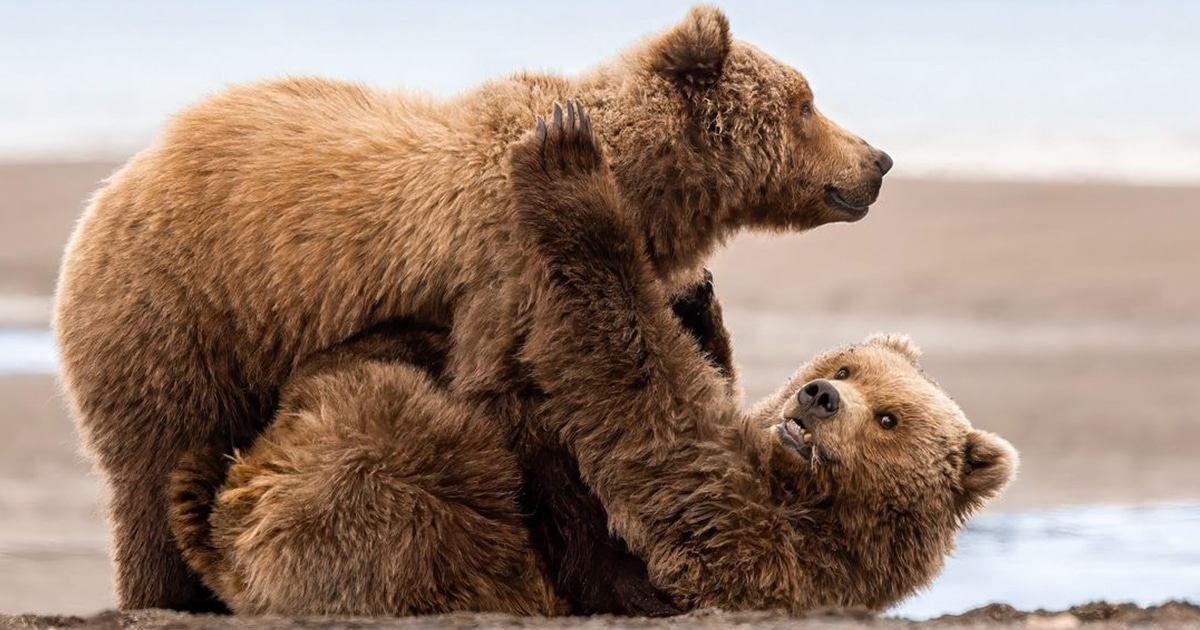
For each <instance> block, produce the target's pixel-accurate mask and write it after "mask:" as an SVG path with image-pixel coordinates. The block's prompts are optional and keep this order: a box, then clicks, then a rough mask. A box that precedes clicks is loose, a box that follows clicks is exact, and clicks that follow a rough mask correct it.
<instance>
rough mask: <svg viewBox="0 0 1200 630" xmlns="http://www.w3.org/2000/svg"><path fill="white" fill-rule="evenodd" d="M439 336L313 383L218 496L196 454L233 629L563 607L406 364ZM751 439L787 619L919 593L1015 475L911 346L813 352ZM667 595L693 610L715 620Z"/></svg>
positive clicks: (508, 476)
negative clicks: (291, 621) (795, 587)
mask: <svg viewBox="0 0 1200 630" xmlns="http://www.w3.org/2000/svg"><path fill="white" fill-rule="evenodd" d="M427 334H428V333H423V332H421V331H417V330H414V331H409V332H408V333H406V334H405V335H399V336H396V335H395V334H394V333H392V335H393V336H390V337H384V338H383V341H381V340H380V339H378V338H376V339H372V338H367V339H366V340H364V341H360V342H359V345H357V346H351V347H348V348H347V349H345V350H342V351H340V352H338V353H337V354H336V355H333V356H331V357H329V358H325V359H322V360H321V361H320V362H319V364H318V365H315V366H312V367H309V368H305V369H304V370H303V372H302V373H301V375H300V376H298V377H297V378H296V379H295V380H294V381H293V382H291V383H289V385H288V386H287V387H286V388H285V390H284V396H283V404H282V406H281V409H280V413H279V417H278V419H277V420H276V422H275V424H273V425H272V426H271V427H270V428H268V429H267V430H266V432H264V433H263V435H262V436H260V437H259V438H258V440H257V441H256V442H255V443H254V445H253V446H251V448H250V449H249V450H248V451H247V452H245V453H243V454H240V455H239V456H238V457H237V458H236V460H235V462H234V464H233V465H232V466H231V467H230V469H229V474H228V478H224V477H223V467H220V466H217V467H214V466H212V461H213V460H212V456H211V455H210V454H201V453H197V456H196V457H195V458H193V459H192V460H190V462H189V463H188V465H185V466H184V467H182V468H180V470H179V471H177V472H176V473H175V475H174V479H173V483H172V485H171V496H172V501H173V504H172V507H171V510H172V526H173V528H174V530H175V534H176V537H177V539H178V540H179V542H180V545H181V548H182V550H183V552H184V555H185V557H186V558H187V559H188V562H189V564H190V565H191V567H192V568H193V569H194V570H195V571H196V572H197V574H198V575H200V576H201V578H202V579H203V580H204V581H205V584H207V585H208V586H209V588H211V589H213V591H214V592H216V593H217V595H218V596H219V597H221V599H222V600H224V601H225V602H226V603H227V604H228V605H229V606H230V607H231V608H232V609H233V610H234V611H235V612H238V613H249V614H268V613H274V614H281V615H329V614H340V615H413V614H430V613H440V612H451V611H485V612H502V613H510V614H517V615H554V614H562V613H564V612H566V611H567V610H568V604H567V602H565V601H561V600H560V598H559V597H558V596H557V594H556V593H555V590H554V588H553V579H552V577H551V576H547V575H546V574H545V573H544V569H543V567H542V565H541V564H540V562H539V560H538V554H537V552H536V550H535V548H534V544H533V543H534V541H533V540H532V538H531V536H532V534H531V532H530V531H529V530H528V528H527V527H526V526H525V522H524V517H523V514H522V512H521V510H520V506H519V504H518V494H519V490H520V483H521V481H520V471H519V470H518V467H517V463H516V459H515V456H514V454H513V453H512V452H511V451H509V450H508V449H507V448H506V446H505V444H504V440H503V439H502V436H501V435H499V434H498V433H497V432H496V431H495V429H494V427H492V426H490V425H489V422H488V420H487V418H485V417H482V416H480V415H479V414H478V413H475V412H474V410H472V409H471V408H469V407H467V406H464V405H462V404H460V403H457V402H456V401H454V400H453V399H452V398H450V397H448V396H446V395H445V393H444V391H443V390H441V389H439V387H440V386H439V385H438V383H437V371H436V367H433V368H432V370H433V371H430V367H429V366H417V365H412V364H409V363H407V362H406V359H410V358H423V359H424V360H428V359H430V358H432V357H435V356H436V352H431V351H430V350H427V349H422V348H427V347H428V346H429V342H428V341H427V340H426V339H424V338H423V336H424V335H427ZM362 344H368V345H366V346H364V345H362ZM381 345H382V346H385V348H386V350H387V351H386V352H382V353H381V352H378V349H379V347H380V346H381ZM414 350H415V351H414ZM740 422H741V423H744V424H742V425H741V426H731V427H726V429H728V430H733V431H736V432H740V433H742V434H744V439H745V444H744V446H743V448H744V449H746V451H747V452H749V453H751V454H752V455H753V460H754V462H755V464H754V465H753V467H751V468H750V469H749V470H750V471H752V472H753V474H754V475H756V476H758V477H760V479H759V481H761V482H763V483H764V486H765V487H767V488H769V492H770V495H769V496H770V498H769V499H768V500H767V501H768V504H769V505H770V506H772V509H774V510H777V511H778V515H779V516H780V518H781V519H783V521H782V522H778V521H777V522H775V523H773V524H775V525H776V526H780V527H786V528H787V529H788V530H789V531H793V532H795V533H794V536H795V537H796V538H795V540H794V541H792V542H793V543H794V544H795V548H794V549H792V550H781V549H775V550H769V549H765V550H763V551H764V553H772V552H773V553H776V554H779V555H781V556H784V557H787V556H789V555H791V554H795V556H796V558H798V559H799V560H801V561H802V562H801V563H799V564H796V565H793V566H791V567H790V568H789V570H791V571H795V572H796V573H797V575H795V576H790V579H793V580H796V579H802V580H803V581H804V582H805V583H806V584H807V585H808V586H807V587H806V591H805V593H804V597H803V599H802V600H800V601H797V602H793V605H792V606H791V609H792V610H793V611H794V612H802V611H804V610H807V609H810V608H813V607H832V606H855V607H866V608H870V609H873V610H880V609H883V608H886V607H887V606H889V605H891V604H893V603H895V602H897V601H899V600H900V599H901V598H903V597H905V596H908V595H910V594H912V593H913V592H915V591H916V590H917V589H919V588H921V587H922V586H925V585H926V584H928V583H929V581H930V580H931V579H932V578H933V577H934V576H935V575H936V574H937V572H938V571H939V569H940V567H941V565H942V561H943V558H944V557H945V556H946V555H947V554H948V553H950V551H951V550H952V549H953V546H954V541H953V538H954V534H955V532H956V531H957V529H958V527H959V526H960V525H961V524H962V523H963V522H964V521H965V519H966V517H967V516H968V515H969V514H970V513H971V512H972V511H974V510H975V509H977V508H978V507H979V506H981V505H982V504H983V503H984V502H985V501H986V500H987V499H989V498H991V497H993V496H994V495H995V494H996V493H998V492H999V491H1000V489H1001V488H1002V487H1003V486H1004V485H1005V484H1006V483H1007V481H1008V480H1009V479H1010V478H1011V476H1012V473H1013V470H1014V468H1015V466H1016V456H1015V454H1014V453H1013V451H1012V449H1011V447H1009V446H1008V444H1007V443H1005V442H1004V441H1003V440H1001V439H999V438H997V437H995V436H992V435H990V434H987V433H984V432H981V431H975V430H972V429H971V428H970V425H968V424H967V423H966V421H965V420H964V419H963V417H962V413H961V412H960V411H959V409H958V407H957V406H955V405H954V403H953V402H952V401H951V400H950V399H949V398H948V397H947V396H946V395H945V394H944V393H942V392H941V390H939V389H938V388H937V386H936V385H934V384H933V383H932V381H930V380H929V379H928V378H927V377H926V376H925V374H924V373H923V372H922V371H921V369H920V367H919V366H918V364H917V350H916V347H915V346H914V345H912V343H911V342H909V341H908V340H907V339H905V338H903V337H899V336H877V337H872V338H870V339H868V340H867V341H865V342H864V343H862V344H859V345H857V346H850V347H846V348H839V349H836V350H833V351H830V352H827V353H825V354H823V355H822V356H820V357H818V358H816V359H814V360H813V361H812V362H811V363H809V364H808V365H806V366H804V367H803V368H801V369H800V370H799V371H797V372H796V374H795V376H794V377H793V378H792V379H791V380H790V381H789V382H788V383H787V384H786V385H785V386H784V387H783V388H782V389H781V390H780V393H779V394H778V395H775V396H772V397H771V398H769V399H768V400H766V401H764V402H763V403H761V404H760V405H758V407H756V409H755V410H754V411H753V412H752V413H750V414H748V415H747V416H746V417H745V418H744V419H743V420H741V421H740ZM900 423H903V425H904V426H903V427H901V426H899V425H900ZM717 447H718V445H710V444H692V445H688V448H694V449H697V450H700V451H704V450H706V449H707V450H711V449H712V448H717ZM646 483H647V484H648V485H653V484H655V483H662V481H659V480H648V481H647V482H646ZM947 499H948V501H947ZM737 507H738V506H737V505H728V506H722V505H711V506H710V507H709V509H711V510H727V511H732V510H734V509H736V508H737ZM731 535H753V534H749V533H745V534H739V533H737V532H732V533H731ZM685 551H686V550H681V552H685ZM693 559H694V561H696V562H701V563H702V562H705V560H706V559H705V558H704V557H703V556H695V557H694V558H693ZM673 594H674V595H675V596H676V597H677V598H678V599H679V600H680V601H681V602H688V604H685V609H687V608H690V607H692V606H696V605H700V604H701V603H702V602H705V599H704V598H702V597H701V596H702V595H704V594H702V593H680V592H678V591H676V592H674V593H673Z"/></svg>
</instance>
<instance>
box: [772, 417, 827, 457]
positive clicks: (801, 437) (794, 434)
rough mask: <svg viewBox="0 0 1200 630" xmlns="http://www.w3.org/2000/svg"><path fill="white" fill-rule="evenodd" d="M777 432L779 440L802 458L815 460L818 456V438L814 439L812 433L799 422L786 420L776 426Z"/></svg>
mask: <svg viewBox="0 0 1200 630" xmlns="http://www.w3.org/2000/svg"><path fill="white" fill-rule="evenodd" d="M775 431H776V432H777V433H778V434H779V439H780V440H781V441H782V442H783V443H784V444H786V445H787V446H790V447H792V448H794V449H796V453H797V454H799V455H800V457H802V458H804V459H813V456H814V455H815V454H816V444H817V441H816V438H815V437H813V433H812V431H809V430H808V429H806V428H804V427H803V426H802V425H801V424H800V423H799V422H796V421H794V420H784V421H783V422H780V423H779V424H777V425H775Z"/></svg>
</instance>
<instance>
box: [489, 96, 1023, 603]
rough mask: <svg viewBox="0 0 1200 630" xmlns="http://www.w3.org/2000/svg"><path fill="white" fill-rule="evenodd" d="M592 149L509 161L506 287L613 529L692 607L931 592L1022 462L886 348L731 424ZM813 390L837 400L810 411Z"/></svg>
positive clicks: (855, 352)
mask: <svg viewBox="0 0 1200 630" xmlns="http://www.w3.org/2000/svg"><path fill="white" fill-rule="evenodd" d="M585 120H586V118H585ZM589 136H590V129H589V126H588V125H587V124H582V125H581V124H575V125H571V124H567V125H565V126H560V125H554V126H553V128H552V130H551V133H550V134H549V137H548V138H547V139H539V138H537V137H535V138H531V139H529V140H527V141H526V142H525V143H524V144H523V145H521V146H519V147H518V148H517V149H515V150H514V152H513V166H512V169H513V173H514V176H513V185H514V188H515V189H516V191H517V197H518V199H519V201H520V207H521V209H522V211H521V213H520V215H519V224H518V225H519V229H518V232H517V234H518V238H521V239H523V242H525V243H526V244H527V247H528V248H529V249H530V251H532V252H533V253H534V254H535V255H536V256H537V257H538V258H539V259H540V260H542V261H543V262H544V266H542V267H540V268H538V269H536V271H535V272H533V273H532V274H531V276H530V277H529V278H528V281H527V283H526V284H524V285H522V286H521V287H520V288H519V289H517V292H518V293H519V294H520V295H521V297H520V298H519V299H518V301H519V302H521V303H522V304H525V305H527V308H528V309H529V315H528V320H527V324H528V330H529V331H530V332H529V334H528V337H527V338H526V343H525V344H524V346H523V348H522V353H521V358H522V361H523V365H525V366H526V367H527V368H528V369H529V370H531V373H532V376H533V380H534V382H535V383H536V384H537V386H538V387H540V388H541V389H542V390H543V391H544V392H545V395H546V398H545V399H544V400H543V402H542V403H541V404H540V405H539V408H538V410H537V414H538V417H539V421H540V423H541V424H542V425H543V426H546V427H549V428H551V430H557V431H559V432H560V434H561V435H562V439H563V441H564V442H565V443H566V444H569V445H571V446H572V448H573V449H574V450H573V452H574V453H575V455H576V457H577V459H578V463H579V467H580V471H581V476H582V478H583V479H584V481H585V482H586V483H588V485H589V486H590V487H592V488H593V489H594V491H595V492H596V493H597V494H598V495H599V496H600V499H601V501H602V502H603V504H604V506H605V508H606V509H607V510H608V516H609V522H610V524H611V526H612V528H613V530H614V531H616V532H617V533H619V534H620V535H621V536H622V537H623V538H624V539H625V540H626V542H627V543H628V544H629V546H630V548H631V549H632V550H633V551H634V552H635V553H637V554H638V555H639V556H640V557H642V558H643V559H644V560H645V561H646V562H647V565H648V568H649V572H650V576H651V580H652V581H653V582H654V583H655V585H656V586H658V587H660V588H663V589H664V590H665V591H666V592H667V593H668V594H669V595H671V596H672V597H673V599H674V600H675V601H676V602H677V603H679V604H680V605H681V606H683V607H684V608H699V607H710V606H715V607H720V608H725V609H763V608H786V609H789V610H792V611H795V612H802V611H805V610H809V609H812V608H813V607H817V606H837V607H865V608H869V609H873V610H878V609H882V608H884V607H886V606H888V605H890V604H892V603H895V602H896V601H898V600H899V599H900V598H902V597H904V596H906V595H908V594H911V593H912V592H914V591H915V590H916V589H918V588H920V587H922V586H924V585H926V584H928V582H929V581H930V580H931V579H932V578H933V577H934V575H936V574H937V572H938V571H939V569H940V568H941V565H942V562H943V559H944V558H945V556H946V554H948V553H949V552H950V551H951V550H952V549H953V545H954V536H955V534H956V532H957V531H958V529H959V528H960V527H961V526H962V524H963V522H964V520H965V519H966V518H967V516H969V515H970V514H971V513H972V512H974V511H975V510H977V509H978V508H979V507H981V506H982V505H983V503H985V502H986V501H987V500H988V499H990V498H992V497H993V496H995V495H996V494H997V493H998V492H999V491H1000V490H1001V489H1002V488H1003V487H1004V486H1005V485H1006V484H1007V483H1008V481H1009V480H1010V479H1011V478H1012V476H1013V474H1014V472H1015V469H1016V466H1017V455H1016V452H1015V451H1014V450H1013V449H1012V447H1011V446H1010V445H1009V444H1008V443H1007V442H1005V441H1004V440H1002V439H1000V438H998V437H996V436H994V435H992V434H990V433H987V432H984V431H980V430H976V429H973V428H972V427H971V425H970V424H969V423H968V422H967V420H966V418H965V417H964V416H963V414H962V412H961V410H960V409H959V408H958V406H957V405H955V404H954V402H953V401H952V400H951V399H950V398H949V397H948V396H947V395H946V394H945V393H944V392H943V391H942V390H941V389H940V388H939V387H938V386H937V385H936V384H935V383H934V382H933V381H931V380H930V379H929V378H928V377H926V375H925V374H924V372H923V371H922V370H921V368H920V367H919V365H918V358H919V356H920V353H919V351H918V350H917V349H916V347H915V345H913V344H912V343H911V341H909V340H907V339H906V338H903V337H901V336H896V335H890V336H879V337H873V338H871V339H868V340H867V341H865V342H864V343H862V344H860V345H858V346H852V347H848V348H843V349H839V350H835V351H832V352H830V353H828V354H825V355H822V356H821V357H818V358H817V359H815V360H814V361H812V362H811V363H810V364H808V365H806V366H805V367H803V368H801V369H800V370H799V371H798V372H797V373H796V375H795V377H794V378H793V379H792V381H791V382H789V383H788V385H786V386H785V387H784V388H782V389H781V390H780V392H779V394H777V395H776V396H774V397H772V398H771V399H768V400H767V401H764V402H763V403H762V404H760V405H759V406H758V407H757V408H756V409H755V410H754V411H753V412H751V413H748V414H747V413H743V412H742V411H741V410H740V409H739V406H738V405H737V404H736V401H735V400H734V399H733V398H731V397H730V396H729V394H728V392H727V390H726V387H725V386H724V383H723V381H722V379H721V377H720V374H719V371H718V370H716V369H715V368H714V367H713V366H712V365H711V364H710V363H709V362H707V361H705V360H703V357H702V356H700V355H699V354H698V353H696V352H695V351H694V350H691V351H689V350H690V346H691V344H692V343H693V342H692V341H691V340H690V339H689V338H688V336H687V334H686V333H685V332H683V331H682V330H681V329H680V327H679V326H678V325H677V324H676V323H675V321H674V318H672V317H671V314H670V313H669V312H667V311H666V309H663V308H662V307H661V304H662V302H663V299H664V298H663V296H662V295H661V286H660V285H659V283H656V282H655V281H654V272H653V265H652V264H651V261H650V260H648V259H647V257H646V254H645V249H644V248H642V247H639V246H638V244H637V239H638V232H637V230H636V228H635V226H634V225H632V224H631V223H630V222H628V221H627V220H624V217H625V216H626V215H624V214H623V213H620V212H611V211H606V210H605V208H606V207H607V206H608V205H610V204H617V203H621V201H620V196H619V194H618V193H617V190H618V189H617V186H616V184H615V182H614V181H613V180H612V176H611V174H610V173H609V172H608V171H607V169H606V168H605V166H604V151H603V149H602V147H600V146H598V145H595V146H589V143H588V138H589ZM810 388H817V389H814V390H813V391H818V390H819V388H826V389H825V390H823V391H831V390H836V392H837V393H839V394H840V401H841V402H840V406H837V407H836V408H834V410H833V412H832V415H828V414H826V416H819V415H818V411H817V410H816V408H815V407H812V406H811V403H809V404H802V399H800V398H799V394H798V392H805V391H809V390H810ZM897 419H898V422H897V423H896V424H894V426H893V425H891V422H892V421H893V420H897ZM805 432H806V433H808V436H807V437H805V438H804V439H803V441H802V440H801V439H799V436H800V434H801V433H805ZM810 441H811V442H810Z"/></svg>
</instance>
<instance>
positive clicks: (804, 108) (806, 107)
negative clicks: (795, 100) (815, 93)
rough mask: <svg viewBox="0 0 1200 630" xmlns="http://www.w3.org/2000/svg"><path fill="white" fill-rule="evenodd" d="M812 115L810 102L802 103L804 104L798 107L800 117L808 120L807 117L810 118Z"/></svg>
mask: <svg viewBox="0 0 1200 630" xmlns="http://www.w3.org/2000/svg"><path fill="white" fill-rule="evenodd" d="M812 114H813V107H812V101H804V103H802V104H801V105H800V115H801V116H804V117H805V118H808V117H810V116H812Z"/></svg>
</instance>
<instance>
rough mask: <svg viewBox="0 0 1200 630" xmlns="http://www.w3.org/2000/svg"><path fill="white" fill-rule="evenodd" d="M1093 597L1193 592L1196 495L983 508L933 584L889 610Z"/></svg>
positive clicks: (1192, 596)
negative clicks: (1136, 503) (1166, 501)
mask: <svg viewBox="0 0 1200 630" xmlns="http://www.w3.org/2000/svg"><path fill="white" fill-rule="evenodd" d="M1100 599H1105V600H1109V601H1114V602H1129V601H1132V602H1135V603H1138V604H1142V605H1149V604H1156V603H1161V602H1163V601H1165V600H1168V599H1185V600H1190V601H1192V602H1198V601H1200V505H1159V506H1147V507H1116V506H1083V507H1071V508H1062V509H1055V510H1047V511H1039V512H1019V513H1010V514H991V515H985V516H981V517H979V518H976V519H975V520H973V521H972V522H971V524H970V525H969V526H968V527H967V529H966V531H964V532H963V533H962V534H961V535H960V536H959V544H958V551H957V552H956V554H955V556H954V557H953V558H951V559H950V560H949V561H947V563H946V568H945V571H943V573H942V575H941V576H940V577H939V578H938V579H937V580H936V581H935V582H934V584H933V586H931V587H930V588H929V589H928V590H927V591H925V592H923V593H921V594H920V595H918V596H916V597H914V598H913V599H911V600H909V601H907V602H904V603H903V604H902V605H900V606H899V607H897V608H895V609H893V610H892V611H889V614H890V615H898V616H903V617H908V618H915V619H923V618H927V617H932V616H936V615H942V614H947V613H958V612H963V611H966V610H968V609H971V608H975V607H978V606H982V605H984V604H988V603H991V602H1005V603H1008V604H1011V605H1013V606H1015V607H1017V608H1019V609H1022V610H1032V609H1036V608H1046V609H1062V608H1065V607H1068V606H1072V605H1075V604H1082V603H1086V602H1089V601H1094V600H1100Z"/></svg>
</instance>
